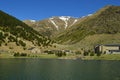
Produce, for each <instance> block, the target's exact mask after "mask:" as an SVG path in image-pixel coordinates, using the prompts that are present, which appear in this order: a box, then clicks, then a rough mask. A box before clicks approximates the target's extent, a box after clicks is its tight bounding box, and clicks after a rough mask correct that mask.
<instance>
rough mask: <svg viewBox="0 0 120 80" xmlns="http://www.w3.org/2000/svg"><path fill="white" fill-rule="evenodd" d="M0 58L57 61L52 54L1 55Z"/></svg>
mask: <svg viewBox="0 0 120 80" xmlns="http://www.w3.org/2000/svg"><path fill="white" fill-rule="evenodd" d="M0 58H43V59H57V58H58V57H57V56H55V55H54V54H29V55H28V56H26V57H24V56H19V57H14V56H13V54H10V53H1V54H0Z"/></svg>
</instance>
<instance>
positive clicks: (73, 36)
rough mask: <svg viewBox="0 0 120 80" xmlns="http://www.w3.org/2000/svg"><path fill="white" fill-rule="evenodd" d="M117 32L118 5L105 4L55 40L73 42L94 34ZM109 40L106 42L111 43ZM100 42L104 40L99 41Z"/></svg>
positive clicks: (119, 13) (118, 31)
mask: <svg viewBox="0 0 120 80" xmlns="http://www.w3.org/2000/svg"><path fill="white" fill-rule="evenodd" d="M117 33H120V6H106V7H104V8H102V9H100V10H99V11H97V12H96V13H95V14H93V15H91V16H88V17H86V18H84V19H83V20H81V22H79V24H77V25H74V26H73V27H72V28H70V29H69V30H67V31H65V32H63V33H61V34H60V35H59V36H57V37H56V41H57V42H58V43H68V44H73V43H77V42H80V41H81V40H83V39H85V38H86V37H89V36H92V35H95V34H98V35H100V34H109V35H112V34H117ZM89 39H90V38H89ZM95 39H96V38H95ZM103 39H104V38H103ZM113 39H114V38H113ZM83 41H84V40H83ZM87 41H89V40H87ZM111 41H112V40H111V39H108V42H110V43H113V42H111ZM98 42H99V40H98ZM114 42H115V41H114ZM117 42H118V41H117ZM102 43H104V42H102V41H101V44H102ZM96 44H98V43H96ZM99 44H100V43H99Z"/></svg>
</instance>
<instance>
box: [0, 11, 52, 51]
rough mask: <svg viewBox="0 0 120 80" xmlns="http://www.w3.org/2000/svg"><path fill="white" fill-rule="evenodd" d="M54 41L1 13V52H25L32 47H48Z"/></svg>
mask: <svg viewBox="0 0 120 80" xmlns="http://www.w3.org/2000/svg"><path fill="white" fill-rule="evenodd" d="M51 44H52V41H51V40H50V39H48V38H45V37H44V36H42V35H41V34H40V33H38V32H37V31H35V30H34V29H33V28H31V27H29V26H28V25H26V24H25V23H23V22H22V21H20V20H18V19H17V18H15V17H13V16H11V15H9V14H7V13H5V12H3V11H0V50H7V51H19V49H20V51H24V50H27V49H28V48H31V47H35V46H37V47H39V48H40V47H46V46H49V45H51Z"/></svg>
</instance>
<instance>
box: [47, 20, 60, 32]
mask: <svg viewBox="0 0 120 80" xmlns="http://www.w3.org/2000/svg"><path fill="white" fill-rule="evenodd" d="M53 19H54V18H50V19H49V20H50V21H51V23H52V24H53V25H54V26H55V27H56V28H57V30H58V29H59V27H58V26H57V25H56V23H55V22H54V21H53Z"/></svg>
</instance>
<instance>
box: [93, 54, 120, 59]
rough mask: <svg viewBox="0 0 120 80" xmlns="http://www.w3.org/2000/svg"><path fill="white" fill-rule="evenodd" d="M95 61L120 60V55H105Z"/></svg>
mask: <svg viewBox="0 0 120 80" xmlns="http://www.w3.org/2000/svg"><path fill="white" fill-rule="evenodd" d="M94 59H95V60H120V54H105V55H101V56H99V57H97V56H95V57H94Z"/></svg>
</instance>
